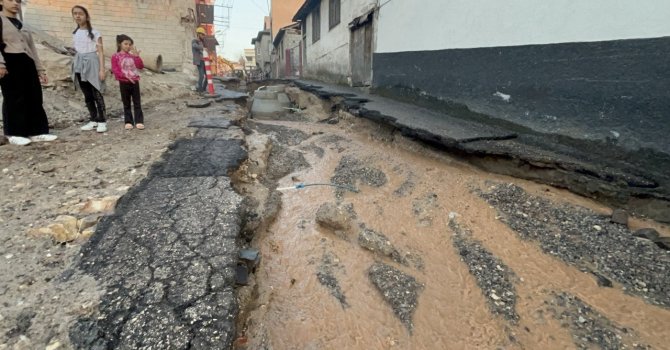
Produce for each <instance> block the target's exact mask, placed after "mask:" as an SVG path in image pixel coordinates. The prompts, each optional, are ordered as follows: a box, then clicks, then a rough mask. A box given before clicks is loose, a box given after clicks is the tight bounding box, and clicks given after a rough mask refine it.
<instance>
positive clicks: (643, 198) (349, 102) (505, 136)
mask: <svg viewBox="0 0 670 350" xmlns="http://www.w3.org/2000/svg"><path fill="white" fill-rule="evenodd" d="M294 83H295V84H296V85H297V86H298V87H300V88H301V89H303V90H305V91H308V92H311V93H313V94H315V95H317V96H319V97H321V98H323V99H326V100H328V99H330V100H333V101H337V102H336V105H337V108H341V109H344V110H347V111H349V112H350V113H352V114H354V115H356V116H359V117H363V118H367V119H370V120H373V121H376V122H378V123H381V124H385V125H389V126H391V127H393V128H396V129H397V130H399V131H400V132H401V134H402V135H404V136H408V137H411V138H414V139H417V140H419V141H422V142H425V143H427V144H428V145H432V146H436V147H438V148H440V149H445V150H447V151H449V152H451V153H454V154H456V155H459V156H462V157H464V158H466V159H467V160H468V161H469V162H471V163H472V164H475V165H477V166H479V167H481V168H482V169H484V170H487V171H491V172H494V173H500V174H505V175H511V176H514V177H518V178H523V179H529V180H533V181H536V182H540V183H544V184H549V185H552V186H556V187H562V188H567V189H569V190H570V191H572V192H575V193H577V194H580V195H583V196H586V197H590V198H594V199H596V200H598V201H601V202H603V203H606V204H608V205H611V206H614V207H619V208H625V209H627V210H629V211H631V212H634V213H636V214H637V215H640V216H645V217H649V218H652V219H655V220H658V221H662V222H670V172H668V169H670V155H668V154H665V153H661V152H659V151H654V150H651V149H642V150H629V149H626V148H624V147H620V146H618V145H617V144H616V142H614V141H613V140H602V141H599V140H584V139H578V138H573V137H568V136H564V135H558V134H545V133H542V132H538V131H534V130H532V129H529V128H527V127H524V126H521V125H516V124H513V123H510V122H507V121H502V120H497V119H495V118H492V117H489V116H486V115H483V114H478V113H474V112H472V111H470V110H468V109H467V108H466V107H464V106H451V105H448V104H447V106H446V107H445V103H437V104H435V103H433V104H430V106H431V108H424V107H422V106H418V105H410V104H405V103H402V102H400V101H398V100H393V99H389V98H384V97H382V96H378V95H372V94H367V93H363V92H361V91H358V90H355V89H350V88H345V87H341V86H332V85H329V84H324V83H321V82H313V81H304V80H296V81H294ZM426 104H427V105H428V103H426Z"/></svg>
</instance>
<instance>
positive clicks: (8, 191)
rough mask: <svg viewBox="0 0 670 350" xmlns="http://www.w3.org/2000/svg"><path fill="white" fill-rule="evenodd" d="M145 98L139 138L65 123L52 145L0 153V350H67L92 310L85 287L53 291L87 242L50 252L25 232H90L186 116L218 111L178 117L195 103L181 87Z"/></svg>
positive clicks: (82, 282) (179, 134)
mask: <svg viewBox="0 0 670 350" xmlns="http://www.w3.org/2000/svg"><path fill="white" fill-rule="evenodd" d="M182 78H183V77H182ZM161 83H164V84H167V83H168V82H166V81H165V80H163V81H162V82H161ZM147 85H151V84H147ZM147 96H148V98H147V100H148V101H149V102H148V103H146V104H144V113H145V124H146V127H147V128H146V129H145V130H142V131H140V130H136V129H135V130H131V131H126V130H124V129H123V119H122V118H119V117H118V115H116V116H112V117H111V118H110V119H109V121H108V123H109V131H108V132H107V133H104V134H98V133H96V132H94V131H92V132H82V131H80V130H79V126H80V125H81V124H79V123H77V119H78V118H77V117H76V116H71V117H70V118H69V119H60V121H61V123H60V124H58V126H59V128H56V129H54V130H53V132H54V133H55V134H56V135H58V136H59V139H58V140H57V141H55V142H50V143H33V144H31V145H28V146H25V147H18V146H12V145H5V146H2V147H0V171H1V174H2V175H1V176H2V181H0V193H2V197H0V227H2V229H1V230H0V259H2V264H0V305H2V307H0V349H6V348H7V349H35V348H42V349H43V348H44V347H45V346H46V345H49V344H51V345H53V346H54V347H53V349H56V348H68V347H69V346H68V345H67V344H68V338H67V337H68V335H67V334H68V333H67V332H68V326H69V325H70V323H71V322H70V321H72V320H73V319H74V318H75V317H77V316H78V315H82V314H87V313H88V312H90V311H91V309H92V308H94V307H95V305H96V304H97V299H98V297H97V295H98V291H96V284H95V282H94V281H92V280H87V279H77V281H76V282H68V283H62V282H59V283H53V282H55V281H56V280H58V279H59V278H62V277H63V276H64V275H63V274H64V273H66V270H67V269H68V268H69V267H71V265H72V263H73V261H74V260H75V259H76V258H77V256H78V253H79V249H80V247H81V244H82V243H83V242H85V240H86V239H87V238H86V236H85V235H82V236H81V237H79V238H77V239H76V240H74V241H73V242H69V243H58V242H56V241H55V240H53V239H52V238H51V237H49V236H42V235H37V236H35V235H30V234H28V232H29V231H31V230H32V229H36V228H42V227H46V226H48V225H50V224H53V223H54V221H55V220H56V218H57V217H59V216H61V215H68V216H73V217H76V218H77V219H86V220H88V221H92V223H95V221H96V220H97V218H98V217H99V216H100V215H104V214H106V213H108V212H109V210H110V206H111V208H112V209H113V205H114V203H115V200H116V199H117V198H118V197H119V196H122V195H123V194H124V193H125V192H126V191H127V190H128V188H129V187H131V186H133V185H134V184H136V183H137V182H138V181H140V180H141V179H142V178H143V177H144V176H145V175H146V173H147V170H148V169H149V167H150V166H151V164H153V163H154V162H155V161H157V160H158V159H160V157H161V155H162V154H163V152H164V151H165V150H166V149H167V146H168V145H169V144H170V143H171V142H173V141H174V140H175V139H177V138H184V137H191V136H192V135H191V133H192V132H193V131H194V130H193V129H189V128H187V127H186V125H187V124H188V122H189V121H190V119H191V118H192V117H194V116H200V115H202V114H203V113H207V112H208V111H212V110H216V108H217V107H220V106H221V104H215V106H214V107H211V108H209V109H190V108H187V107H186V101H187V100H192V99H193V98H194V96H193V95H191V92H190V91H189V90H188V89H187V88H185V87H183V86H182V88H181V89H175V91H174V92H171V93H166V95H165V96H167V97H176V96H181V97H179V98H172V99H169V100H167V101H162V102H156V100H157V99H158V97H159V95H157V94H151V93H148V94H147ZM143 97H144V96H143ZM51 98H56V97H55V96H51ZM57 98H58V99H64V98H65V97H64V96H57ZM151 100H154V101H153V102H152V101H151ZM111 104H112V106H113V105H114V102H113V100H112V102H111ZM57 120H58V119H57ZM65 125H70V126H68V127H65V128H61V127H62V126H65ZM59 344H60V345H59ZM57 345H58V346H57ZM59 346H63V347H59Z"/></svg>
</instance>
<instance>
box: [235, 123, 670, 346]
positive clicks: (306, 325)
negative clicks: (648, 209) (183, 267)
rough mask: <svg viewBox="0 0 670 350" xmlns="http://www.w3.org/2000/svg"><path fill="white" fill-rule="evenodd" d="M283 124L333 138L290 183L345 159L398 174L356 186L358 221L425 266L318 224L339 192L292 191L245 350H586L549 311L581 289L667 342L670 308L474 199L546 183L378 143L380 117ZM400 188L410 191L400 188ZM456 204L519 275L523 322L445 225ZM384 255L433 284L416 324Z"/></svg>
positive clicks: (318, 179)
mask: <svg viewBox="0 0 670 350" xmlns="http://www.w3.org/2000/svg"><path fill="white" fill-rule="evenodd" d="M357 123H361V124H364V123H362V122H357ZM277 124H281V125H284V126H290V127H294V128H297V129H301V130H303V131H305V132H308V133H312V132H316V131H318V132H324V134H323V135H319V136H314V137H312V138H310V139H308V140H307V141H305V142H303V145H305V144H310V143H314V144H315V145H316V146H319V147H321V148H323V149H324V150H325V153H324V155H323V157H318V156H317V155H316V154H314V153H309V152H306V153H305V157H306V159H307V160H308V161H309V163H310V164H311V165H312V168H311V169H308V170H306V171H302V172H297V173H294V174H291V175H289V176H287V177H286V178H284V179H282V180H280V183H279V187H284V186H291V185H293V184H294V181H293V180H295V178H296V177H297V178H298V179H299V180H300V181H301V182H304V183H324V182H330V178H331V177H332V176H333V174H334V172H335V169H336V167H337V165H338V163H339V162H340V159H341V158H342V157H343V156H345V155H347V156H353V157H355V158H357V159H360V160H363V161H364V162H366V164H367V165H368V166H369V167H374V168H377V169H379V170H381V171H383V172H384V173H385V174H386V177H387V179H388V182H387V183H386V184H385V185H384V186H382V187H378V188H375V187H370V186H365V185H359V188H360V190H361V191H360V192H359V193H346V194H345V195H344V197H343V202H345V203H351V204H353V206H354V210H355V212H356V214H357V216H358V217H357V221H358V222H359V223H363V224H364V225H365V227H366V228H368V229H372V230H374V231H376V232H381V233H383V234H384V235H385V236H386V237H388V239H389V240H390V241H391V242H392V243H393V245H394V246H395V247H396V248H397V249H398V251H400V252H401V253H411V254H412V255H415V256H420V257H421V260H422V264H421V265H422V266H415V265H411V266H404V265H401V264H397V263H394V262H393V261H391V260H390V259H388V258H385V257H381V256H378V255H375V254H374V253H372V252H370V251H368V250H365V249H363V248H361V247H360V246H359V245H358V243H357V235H356V234H354V235H349V236H347V237H344V238H343V237H341V236H336V235H334V234H333V232H331V231H329V230H328V229H325V228H323V227H321V226H319V225H318V224H317V223H316V222H315V216H316V211H317V209H318V208H319V206H320V205H321V204H323V203H328V202H336V197H335V194H334V191H333V190H332V188H330V187H325V186H324V187H308V188H306V189H303V190H289V191H286V192H284V195H283V196H282V209H281V211H280V213H279V215H278V216H277V218H276V221H275V222H274V223H273V224H272V225H271V226H270V227H269V229H268V230H267V231H266V232H259V233H258V234H257V237H256V239H255V242H254V244H255V245H256V246H257V247H258V248H259V249H260V251H261V254H262V256H263V262H262V265H261V267H260V268H259V270H258V271H257V286H256V288H257V293H258V298H257V300H256V302H255V304H253V305H252V306H251V313H250V314H248V315H245V316H248V322H247V327H248V329H247V330H246V338H245V339H246V340H245V344H246V348H248V349H258V348H263V347H264V346H267V347H268V348H273V349H393V348H398V349H473V348H476V349H496V348H501V349H516V348H520V349H521V348H525V349H537V348H547V349H572V348H575V343H574V342H573V340H572V335H571V333H570V330H569V329H568V328H566V327H564V326H562V325H561V323H559V321H557V320H556V319H555V318H553V317H552V316H551V315H550V314H549V313H548V312H547V304H546V303H547V301H548V300H550V299H551V298H552V295H553V294H552V293H554V292H567V293H570V294H572V295H575V296H578V297H579V298H581V300H582V301H584V302H585V303H587V304H589V305H590V306H592V307H593V308H594V309H595V310H596V311H597V312H599V313H601V314H602V315H604V316H605V317H607V318H608V319H609V320H611V321H612V322H614V323H616V324H617V325H620V326H622V327H627V328H630V329H632V330H634V332H635V333H636V337H638V338H639V341H640V342H641V343H644V344H648V345H651V346H652V347H653V348H657V349H663V348H665V347H666V346H667V343H668V338H667V337H668V333H667V331H666V330H667V329H669V328H670V311H668V310H667V309H662V308H659V307H655V306H651V305H649V304H646V303H645V302H644V301H643V300H641V299H639V298H636V297H633V296H630V295H627V294H625V293H624V292H623V291H622V290H621V288H618V287H617V286H616V285H615V288H600V287H598V286H597V285H596V283H595V282H594V279H593V277H592V276H591V275H588V274H585V273H582V272H580V271H579V270H577V269H576V268H574V267H570V266H568V265H566V264H564V263H563V262H561V261H559V260H556V259H555V258H553V257H551V256H548V255H545V254H543V253H542V251H541V250H540V249H539V248H538V247H537V246H536V245H534V244H532V243H529V242H525V241H522V240H520V239H519V238H518V236H517V235H516V234H515V233H514V232H513V231H512V230H511V229H510V228H509V227H507V226H506V225H505V224H504V223H502V222H500V221H498V220H497V219H496V211H495V209H492V208H491V207H489V205H488V204H487V203H486V202H484V201H483V200H482V199H480V198H479V197H478V196H477V195H476V194H473V193H472V189H473V188H486V186H487V184H485V181H486V180H494V181H498V182H515V183H517V184H519V185H521V186H523V187H526V188H527V189H528V190H529V191H530V192H537V193H546V189H547V188H546V186H538V185H534V184H531V183H527V182H524V181H518V180H514V179H510V178H505V177H501V176H495V175H491V174H487V173H482V172H480V171H477V170H475V169H472V168H470V167H469V166H466V165H464V164H462V163H460V162H459V161H457V160H454V159H450V158H448V157H446V156H444V155H441V154H437V153H434V152H432V151H428V150H424V149H422V148H421V147H418V146H416V145H415V144H413V143H412V142H408V141H405V140H399V142H386V141H379V140H378V138H376V137H370V135H371V134H372V135H374V134H375V132H374V131H372V132H371V130H373V129H374V128H373V127H371V126H370V125H360V124H359V125H355V126H354V127H353V128H350V129H349V130H342V128H341V127H337V126H327V125H318V126H316V125H306V124H298V123H295V124H292V123H277ZM354 129H355V130H356V132H352V130H354ZM333 134H335V135H340V136H342V137H343V138H345V139H346V140H345V141H339V142H336V143H334V142H332V138H329V137H328V136H330V135H333ZM377 136H378V135H377ZM386 136H389V135H386ZM298 147H300V146H296V147H295V149H297V148H298ZM292 178H293V180H292ZM401 188H404V189H405V192H404V195H399V194H398V193H397V192H396V190H398V189H401ZM550 194H551V197H552V200H555V201H569V202H579V204H581V205H583V206H591V207H593V208H594V209H595V210H599V211H604V210H606V209H605V208H602V207H598V206H596V205H595V204H593V203H590V202H589V201H587V200H583V199H580V198H578V197H576V196H572V195H570V194H566V193H564V192H562V191H558V190H555V189H551V190H550ZM452 212H453V213H457V214H458V216H457V217H458V220H459V222H460V223H461V224H463V225H464V226H467V227H468V228H469V229H470V230H471V231H472V236H473V238H474V239H476V240H478V241H480V242H481V243H482V245H483V246H484V247H485V248H486V249H487V250H489V251H490V252H491V253H492V254H493V255H494V256H496V257H497V258H499V259H501V260H502V261H503V262H504V264H506V265H507V266H508V267H509V268H510V269H511V270H513V271H514V273H515V275H516V278H515V281H516V282H515V288H516V293H517V298H518V299H517V305H516V311H517V313H518V314H519V316H520V321H519V322H518V323H514V322H511V321H508V320H505V319H504V318H502V317H500V316H497V315H494V314H493V313H491V312H490V311H489V308H488V306H487V301H488V300H487V298H488V296H486V295H484V293H483V292H482V289H480V287H479V286H478V285H477V281H476V280H475V278H474V277H473V276H472V275H471V274H470V272H469V270H468V267H467V266H466V265H465V264H464V263H463V262H462V261H461V256H460V255H459V254H458V251H457V250H456V249H455V248H454V245H453V243H452V234H453V233H452V231H451V230H450V229H449V228H448V222H449V213H452ZM639 224H640V223H639ZM640 225H641V224H640ZM356 232H357V231H356ZM324 261H328V264H329V267H328V268H329V269H330V271H332V274H333V275H334V276H335V277H336V279H337V282H338V284H339V287H340V290H341V293H342V295H343V298H341V299H340V300H338V299H336V298H335V297H333V295H332V294H331V292H330V291H329V290H328V288H326V287H325V286H324V285H322V284H321V283H320V282H319V279H318V277H317V273H318V272H319V271H320V270H321V269H322V268H323V265H324ZM376 261H382V262H384V263H387V264H389V265H392V266H394V267H396V268H397V269H399V270H401V271H403V272H404V273H406V274H408V275H411V276H413V277H414V278H416V280H417V281H418V282H419V283H421V284H422V285H423V289H422V290H421V291H420V292H419V302H418V307H417V308H416V310H415V312H414V315H413V327H412V331H409V330H408V328H407V327H406V326H405V325H403V324H402V323H401V321H400V320H399V319H398V318H397V317H396V316H395V315H394V313H393V311H392V309H391V307H390V306H389V305H388V304H387V303H386V301H385V300H384V298H383V297H382V295H381V293H380V292H379V291H378V290H377V289H376V288H375V286H374V285H373V284H372V283H371V282H370V280H369V277H368V270H369V268H370V267H371V266H372V264H373V263H375V262H376ZM342 299H344V302H342ZM638 338H636V339H638Z"/></svg>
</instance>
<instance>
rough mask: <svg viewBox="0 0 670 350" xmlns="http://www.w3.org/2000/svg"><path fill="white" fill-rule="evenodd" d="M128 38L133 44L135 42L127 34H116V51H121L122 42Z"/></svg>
mask: <svg viewBox="0 0 670 350" xmlns="http://www.w3.org/2000/svg"><path fill="white" fill-rule="evenodd" d="M126 40H128V41H130V44H131V45H132V44H134V43H135V42H133V39H131V38H130V37H129V36H127V35H125V34H119V35H117V36H116V52H119V51H121V43H122V42H124V41H126Z"/></svg>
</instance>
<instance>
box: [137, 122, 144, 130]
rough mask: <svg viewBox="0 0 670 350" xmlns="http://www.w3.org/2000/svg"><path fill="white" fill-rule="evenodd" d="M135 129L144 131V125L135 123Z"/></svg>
mask: <svg viewBox="0 0 670 350" xmlns="http://www.w3.org/2000/svg"><path fill="white" fill-rule="evenodd" d="M135 127H136V128H137V129H138V130H144V124H142V123H137V125H135Z"/></svg>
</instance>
